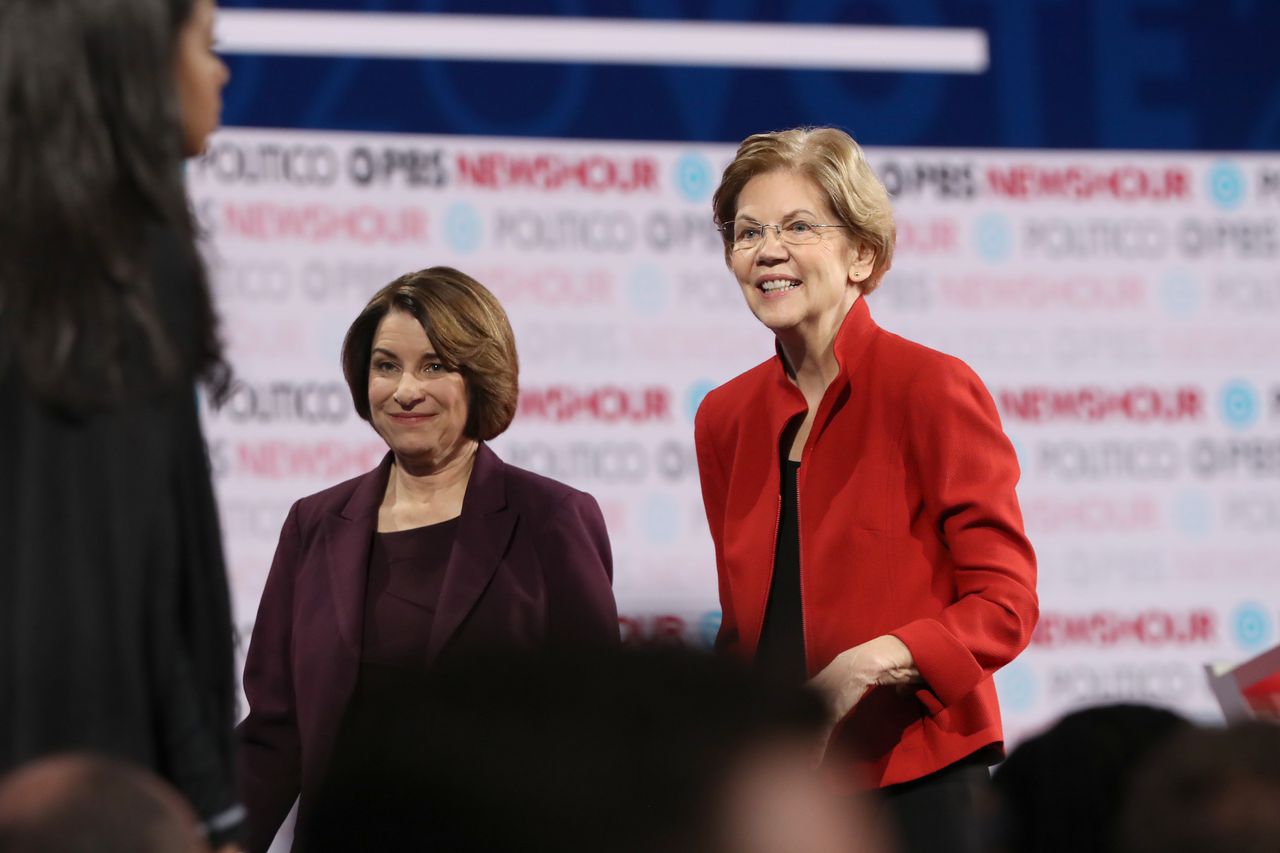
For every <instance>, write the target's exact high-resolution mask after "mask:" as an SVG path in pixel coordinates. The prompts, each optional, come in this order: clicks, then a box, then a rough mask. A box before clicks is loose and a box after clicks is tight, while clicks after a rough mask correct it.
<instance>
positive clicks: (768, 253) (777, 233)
mask: <svg viewBox="0 0 1280 853" xmlns="http://www.w3.org/2000/svg"><path fill="white" fill-rule="evenodd" d="M760 228H761V230H760V245H759V246H757V247H756V261H757V262H760V261H762V260H763V261H772V260H777V259H785V258H786V257H787V255H788V250H787V244H786V243H784V242H783V241H782V226H780V225H762V226H760ZM770 229H772V235H773V239H772V240H770V239H769V236H770Z"/></svg>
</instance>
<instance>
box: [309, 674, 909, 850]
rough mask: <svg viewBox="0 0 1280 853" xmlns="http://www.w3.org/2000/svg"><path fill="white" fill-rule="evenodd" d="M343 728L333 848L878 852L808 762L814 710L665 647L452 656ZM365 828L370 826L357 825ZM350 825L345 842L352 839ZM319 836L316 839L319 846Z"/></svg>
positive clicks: (327, 800)
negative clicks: (370, 727) (410, 692)
mask: <svg viewBox="0 0 1280 853" xmlns="http://www.w3.org/2000/svg"><path fill="white" fill-rule="evenodd" d="M398 708H399V710H398V712H397V713H396V715H395V717H394V719H393V720H388V721H385V722H386V724H385V725H383V726H379V730H378V731H376V732H372V731H366V732H355V733H351V732H348V733H346V736H350V737H354V738H356V739H357V740H358V744H359V749H350V748H348V749H342V750H340V754H343V755H362V756H363V758H362V759H361V760H360V766H358V767H351V766H346V767H341V768H334V772H333V773H332V775H331V777H330V778H331V779H332V780H333V784H332V786H331V787H330V788H328V789H327V790H326V791H325V792H323V794H322V795H321V796H320V797H318V798H317V799H318V802H316V803H315V805H314V814H315V815H316V821H315V824H313V825H314V826H316V827H317V831H316V834H315V839H314V840H320V841H323V843H324V844H325V845H327V846H330V847H332V849H335V850H336V849H344V850H377V849H391V847H393V846H394V845H395V844H396V843H397V840H398V839H397V838H395V837H391V836H389V835H383V836H381V837H371V836H370V835H369V833H368V832H366V831H365V829H366V828H368V827H369V826H375V827H377V828H378V829H377V831H379V832H383V833H392V832H394V833H399V834H400V840H402V839H404V838H422V839H425V840H424V841H423V846H424V847H425V848H427V849H441V850H451V851H459V853H464V851H488V853H504V851H512V852H513V853H514V851H562V853H588V851H589V852H590V853H659V851H661V853H683V851H688V853H695V851H696V853H792V851H795V853H802V851H803V853H827V851H831V853H837V851H839V853H854V852H855V851H867V853H881V851H882V850H883V849H884V848H883V847H882V846H881V840H880V835H879V833H878V830H877V827H876V826H874V825H873V824H872V823H871V822H870V821H869V819H867V818H866V817H865V816H863V815H860V814H858V813H857V811H856V807H857V803H854V802H850V799H849V798H848V797H843V798H837V797H835V796H834V795H833V794H832V793H831V792H830V791H829V790H828V788H827V787H826V785H825V784H823V783H822V781H821V780H820V779H819V778H818V777H817V775H816V774H815V771H814V770H813V769H812V768H811V764H810V759H811V757H812V754H813V749H814V743H815V739H816V738H817V736H818V735H819V733H820V731H821V729H822V723H823V715H824V709H823V705H822V703H821V700H820V699H819V698H818V697H817V696H815V695H813V694H812V693H810V692H808V691H807V690H804V689H798V688H790V689H776V690H775V689H773V688H771V687H769V686H765V685H762V684H760V683H758V682H757V681H755V680H754V679H753V678H751V677H750V676H749V675H748V674H747V673H746V672H744V671H742V670H740V669H739V668H737V667H736V666H734V665H732V664H730V663H728V662H726V661H724V660H721V659H715V658H710V657H706V656H702V655H696V654H692V653H685V652H681V651H678V650H672V649H646V650H628V651H598V650H597V651H581V652H573V653H562V654H558V655H554V656H553V655H546V654H544V655H541V656H538V657H532V658H513V657H492V658H482V659H474V658H473V659H468V660H463V661H455V662H453V664H451V665H449V666H447V667H445V668H442V669H440V670H438V671H437V672H435V673H434V674H433V675H432V677H431V678H430V679H429V680H428V681H424V682H423V685H422V690H421V692H420V693H419V694H418V695H416V696H412V697H408V696H407V697H406V701H404V702H402V703H400V704H399V706H398ZM355 827H360V829H358V830H357V829H355ZM348 832H350V833H352V834H351V835H350V836H349V837H348ZM308 840H309V841H310V840H312V839H308Z"/></svg>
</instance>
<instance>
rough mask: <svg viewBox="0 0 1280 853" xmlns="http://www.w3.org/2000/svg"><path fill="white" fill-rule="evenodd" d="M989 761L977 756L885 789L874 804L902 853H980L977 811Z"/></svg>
mask: <svg viewBox="0 0 1280 853" xmlns="http://www.w3.org/2000/svg"><path fill="white" fill-rule="evenodd" d="M990 760H991V757H990V754H989V753H988V752H987V751H984V750H979V751H978V752H977V753H975V754H973V755H971V756H969V757H968V758H966V759H963V760H961V761H957V762H956V763H955V764H952V765H950V766H948V767H944V768H942V769H941V770H938V771H936V772H934V773H930V774H929V775H927V776H922V777H920V778H919V779H913V780H912V781H910V782H903V783H902V784H900V785H887V786H885V787H884V788H880V789H879V790H878V791H875V792H874V793H872V794H871V796H874V797H877V798H879V800H880V802H881V803H882V808H883V815H884V818H885V821H886V823H887V824H888V825H889V827H890V829H892V830H893V832H894V835H895V837H896V838H897V841H898V845H897V846H898V849H899V850H901V851H902V853H982V851H983V850H986V849H988V848H987V846H986V845H985V844H984V843H983V837H984V825H983V822H982V821H983V815H982V807H983V805H984V804H985V799H984V797H985V793H984V792H986V790H987V789H988V788H990V786H991V772H990V771H989V770H988V769H987V764H988V763H989V761H990Z"/></svg>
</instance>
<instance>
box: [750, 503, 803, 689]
mask: <svg viewBox="0 0 1280 853" xmlns="http://www.w3.org/2000/svg"><path fill="white" fill-rule="evenodd" d="M781 532H782V480H781V478H779V480H778V512H777V513H776V514H775V515H774V518H773V559H772V560H770V561H769V582H768V583H767V584H765V585H764V604H763V606H762V607H761V608H760V631H759V634H757V635H756V650H757V651H759V646H760V639H759V636H760V634H763V633H764V620H765V617H767V616H768V615H769V593H770V591H772V590H773V576H774V575H776V574H777V573H778V534H779V533H781ZM800 600H801V601H802V602H803V601H804V596H803V595H802V596H801V597H800ZM800 630H801V631H802V632H803V631H804V607H801V608H800ZM806 668H807V664H806Z"/></svg>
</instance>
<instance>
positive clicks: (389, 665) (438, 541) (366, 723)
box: [293, 518, 458, 853]
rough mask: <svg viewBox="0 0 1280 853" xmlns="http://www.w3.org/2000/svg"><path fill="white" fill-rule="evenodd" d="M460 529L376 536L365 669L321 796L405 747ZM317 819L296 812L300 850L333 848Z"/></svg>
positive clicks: (447, 525)
mask: <svg viewBox="0 0 1280 853" xmlns="http://www.w3.org/2000/svg"><path fill="white" fill-rule="evenodd" d="M457 529H458V519H456V518H454V519H450V520H449V521H443V522H440V523H439V524H430V525H427V526H425V527H415V528H413V529H411V530H398V531H395V532H392V533H378V534H375V535H374V537H373V550H372V553H371V554H370V557H369V576H368V582H367V583H366V584H365V595H364V633H363V639H362V642H361V650H360V674H359V677H358V678H357V681H356V687H355V691H354V692H353V693H352V696H351V700H350V702H349V704H348V705H347V709H346V712H345V713H344V714H343V717H342V723H341V725H340V727H339V730H338V735H337V737H336V738H335V739H334V744H333V753H332V755H331V756H330V759H329V765H328V774H327V776H328V778H327V779H326V781H325V785H326V786H327V787H326V788H325V791H324V792H323V793H322V794H320V795H319V798H320V800H322V801H323V800H325V799H327V798H329V797H337V798H338V799H339V800H341V794H342V792H343V791H345V790H346V788H345V786H348V785H351V784H353V780H358V779H365V778H374V777H376V776H377V775H378V768H377V767H375V766H372V764H371V762H376V761H377V760H378V759H377V758H376V757H377V756H380V755H385V754H387V752H386V751H387V750H391V751H392V754H395V751H396V750H399V749H402V748H403V744H397V743H396V738H398V737H402V736H403V732H402V731H401V726H400V723H401V722H402V721H403V714H404V708H412V707H419V706H420V704H421V701H422V697H424V696H425V695H426V693H425V690H426V680H425V676H426V673H427V645H428V642H429V641H430V638H431V623H432V620H433V618H434V616H435V610H436V604H437V603H438V602H439V600H440V589H441V585H442V583H443V581H444V574H445V568H446V567H447V566H448V564H449V553H450V551H451V550H452V548H453V541H454V538H455V534H456V532H457ZM303 802H304V805H305V803H306V800H305V798H304V801H303ZM323 819H325V818H324V816H321V820H323ZM316 820H317V817H316V815H315V814H313V813H311V812H310V811H308V810H307V809H306V808H305V807H304V808H303V809H302V811H300V812H299V814H298V827H297V830H296V832H295V842H294V848H293V849H294V851H295V853H296V851H299V850H323V849H328V848H327V847H326V846H325V844H324V843H323V839H320V838H319V831H318V830H317V828H316V826H315V823H316Z"/></svg>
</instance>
